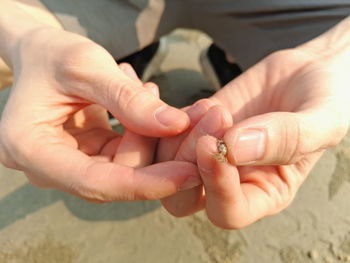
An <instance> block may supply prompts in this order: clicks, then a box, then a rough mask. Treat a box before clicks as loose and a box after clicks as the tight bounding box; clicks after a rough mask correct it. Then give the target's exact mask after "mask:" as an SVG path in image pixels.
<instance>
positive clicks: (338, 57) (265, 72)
mask: <svg viewBox="0 0 350 263" xmlns="http://www.w3.org/2000/svg"><path fill="white" fill-rule="evenodd" d="M349 55H350V19H346V20H344V21H342V22H341V23H340V24H338V26H337V27H335V28H333V29H332V30H331V31H329V32H327V33H325V34H324V35H322V36H320V37H319V38H317V39H314V40H312V41H310V42H308V43H306V44H304V45H302V46H300V47H297V48H295V49H290V50H284V51H279V52H276V53H274V54H271V55H270V56H268V57H267V58H265V59H264V60H262V61H261V62H259V63H258V64H256V65H255V66H254V67H252V68H250V69H249V70H248V71H246V72H245V73H243V74H242V75H241V76H240V77H238V78H237V79H235V80H233V81H232V82H231V83H229V84H227V86H225V87H224V88H223V89H222V90H220V91H219V92H217V93H216V94H215V95H214V96H212V97H211V98H210V99H209V100H204V101H200V102H197V112H201V114H202V115H203V116H204V117H202V119H201V120H200V121H199V122H198V124H197V125H195V126H194V128H193V129H192V131H190V132H189V133H188V135H180V136H177V137H173V138H170V139H168V138H165V139H162V140H161V142H160V146H159V150H158V160H162V161H165V160H172V159H175V160H182V161H184V160H185V161H190V162H193V163H195V164H197V165H198V168H199V171H200V174H201V177H202V180H203V186H198V187H196V188H194V189H191V190H188V191H185V192H182V193H178V194H176V195H174V196H171V197H167V198H165V199H163V200H162V203H163V205H164V207H165V208H166V209H167V210H168V211H169V212H170V213H171V214H173V215H175V216H187V215H189V214H192V213H194V212H197V211H199V210H202V209H205V210H206V213H207V215H208V218H209V219H210V220H211V221H212V222H213V223H214V224H215V225H217V226H219V227H222V228H228V229H236V228H241V227H244V226H247V225H249V224H251V223H253V222H255V221H256V220H258V219H260V218H262V217H265V216H268V215H272V214H275V213H278V212H279V211H281V210H283V209H284V208H286V207H287V206H288V205H289V204H290V203H291V201H292V200H293V198H294V197H295V195H296V193H297V190H298V189H299V187H300V185H301V184H302V183H303V181H304V180H305V178H306V177H307V175H308V173H309V172H310V170H311V169H312V167H313V166H314V164H315V163H316V161H317V160H318V159H319V157H320V156H321V154H322V153H323V151H324V150H325V149H327V148H329V147H331V146H334V145H336V144H338V143H339V142H340V141H341V139H342V138H343V137H344V136H345V134H346V133H347V131H348V129H349V121H350V119H349V118H350V106H349V103H348V102H347V101H348V100H349V98H350V90H349V83H350V82H349V78H348V71H349V69H350V56H349ZM213 105H220V106H214V107H213ZM205 112H207V113H205ZM197 115H198V113H197ZM231 116H233V120H232V119H231V118H230V117H231ZM197 118H198V117H197ZM193 123H196V122H193ZM232 123H233V125H232ZM198 131H200V132H198ZM247 131H248V135H249V136H245V137H243V139H242V137H241V140H240V139H239V138H240V135H242V134H244V133H245V132H247ZM256 134H258V135H256ZM186 136H187V137H186ZM215 137H220V138H221V137H222V138H223V140H224V141H225V143H226V145H227V147H228V155H227V157H228V163H225V162H221V161H219V160H218V159H217V158H214V157H215V153H217V152H218V149H217V140H216V139H215ZM257 138H260V146H259V139H257ZM254 139H255V140H254ZM242 142H245V143H242ZM194 145H195V147H194ZM165 152H167V154H166V155H165V154H164V153H165ZM192 156H196V158H193V157H192ZM262 165H263V166H262Z"/></svg>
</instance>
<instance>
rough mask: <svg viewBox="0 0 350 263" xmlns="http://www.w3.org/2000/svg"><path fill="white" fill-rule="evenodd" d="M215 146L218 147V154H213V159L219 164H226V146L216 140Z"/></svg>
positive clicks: (219, 140)
mask: <svg viewBox="0 0 350 263" xmlns="http://www.w3.org/2000/svg"><path fill="white" fill-rule="evenodd" d="M216 145H217V147H218V153H215V154H214V157H215V158H216V159H217V160H218V161H220V162H225V163H226V162H227V158H226V155H227V146H226V144H225V142H224V140H222V139H217V141H216Z"/></svg>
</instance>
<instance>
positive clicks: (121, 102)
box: [108, 81, 150, 111]
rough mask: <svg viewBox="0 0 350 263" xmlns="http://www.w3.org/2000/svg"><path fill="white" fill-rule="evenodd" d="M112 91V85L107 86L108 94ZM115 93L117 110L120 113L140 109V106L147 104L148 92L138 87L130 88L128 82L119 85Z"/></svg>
mask: <svg viewBox="0 0 350 263" xmlns="http://www.w3.org/2000/svg"><path fill="white" fill-rule="evenodd" d="M112 85H113V84H112ZM114 89H115V86H114V85H113V87H111V85H109V87H108V90H109V92H108V93H109V94H111V93H112V90H114ZM116 92H117V93H116V94H115V95H114V96H115V97H116V100H117V101H118V108H119V109H120V110H122V111H125V110H127V109H135V108H136V107H140V105H143V106H144V105H147V104H149V99H150V92H149V91H148V90H147V89H143V88H140V87H138V86H134V87H132V86H131V85H130V82H129V81H125V82H123V83H120V84H119V88H118V89H117V91H116Z"/></svg>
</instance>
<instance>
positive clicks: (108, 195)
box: [29, 145, 201, 202]
mask: <svg viewBox="0 0 350 263" xmlns="http://www.w3.org/2000/svg"><path fill="white" fill-rule="evenodd" d="M36 150H37V152H38V153H40V155H37V156H36V158H35V159H34V160H32V161H31V165H30V166H29V167H31V168H32V170H33V171H35V172H32V174H35V175H36V176H35V180H36V181H38V182H39V181H40V182H41V185H46V186H48V187H52V188H58V189H61V190H63V191H66V192H68V193H72V194H75V195H77V196H80V197H82V198H84V199H88V200H95V201H100V202H108V201H120V200H145V199H152V200H154V199H159V198H162V197H165V196H167V195H170V194H174V193H176V192H178V191H181V190H184V189H187V188H188V187H193V186H195V185H198V184H200V183H201V181H200V178H199V175H198V171H197V168H196V166H195V165H193V164H190V163H186V162H166V163H162V164H156V165H152V166H148V167H145V168H141V169H136V170H134V169H132V168H129V167H125V166H121V165H118V164H115V163H106V162H97V161H95V160H93V159H92V158H89V157H88V156H87V155H85V154H83V153H82V152H80V151H78V150H75V149H72V148H70V147H68V146H65V145H45V146H42V147H40V148H38V149H36Z"/></svg>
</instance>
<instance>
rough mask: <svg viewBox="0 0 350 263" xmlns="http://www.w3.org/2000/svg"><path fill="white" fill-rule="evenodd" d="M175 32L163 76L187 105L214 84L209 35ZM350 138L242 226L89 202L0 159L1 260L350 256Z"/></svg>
mask: <svg viewBox="0 0 350 263" xmlns="http://www.w3.org/2000/svg"><path fill="white" fill-rule="evenodd" d="M168 40H169V48H170V51H171V52H168V55H167V57H166V59H165V60H164V62H163V63H162V65H161V67H160V69H161V71H162V73H161V74H160V75H159V76H158V77H157V78H156V82H157V83H159V84H160V85H161V87H162V97H163V98H165V99H167V100H168V101H170V102H171V103H172V104H174V105H176V106H183V105H185V104H187V103H190V102H192V101H194V100H195V99H196V98H197V97H198V96H199V95H198V94H201V92H200V90H202V89H206V88H207V87H208V84H207V82H206V81H205V79H204V78H203V76H202V75H201V74H200V68H199V64H198V55H199V52H200V50H201V49H202V48H203V47H205V46H206V45H208V43H209V40H208V39H207V38H206V37H205V36H203V35H201V34H198V33H197V32H185V31H176V32H175V33H174V34H172V35H171V36H170V37H169V38H168ZM194 87H195V89H194ZM7 94H8V90H5V91H2V92H1V93H0V104H1V105H3V104H4V102H5V101H6V97H7ZM179 94H180V95H181V96H180V95H179ZM184 94H186V98H184V96H185V95H184ZM18 128H20V127H18ZM349 146H350V137H348V138H346V139H345V140H344V141H343V143H342V144H341V145H339V146H337V147H336V148H334V149H331V150H329V151H327V152H326V153H325V154H324V156H323V157H322V159H321V160H320V162H319V163H318V164H317V166H316V167H315V169H314V170H313V171H312V173H311V174H310V176H309V178H308V179H307V181H306V182H305V183H304V185H303V186H302V188H301V189H300V191H299V194H298V196H297V197H296V199H295V201H294V202H293V204H292V205H291V206H290V207H289V208H288V209H286V210H285V211H284V212H282V213H280V214H278V215H275V216H271V217H269V218H265V219H262V220H260V221H259V222H257V223H255V224H253V225H252V226H249V227H247V228H245V229H243V230H238V231H227V230H220V229H218V228H216V227H214V226H212V225H211V224H210V223H209V222H208V220H207V219H206V218H205V216H204V214H201V213H199V214H196V215H194V216H190V217H187V218H183V219H177V218H173V217H172V216H170V215H168V214H167V213H166V212H165V211H164V209H162V208H161V206H160V204H159V202H157V201H155V202H134V203H113V204H105V205H95V204H90V203H87V202H85V201H82V200H79V199H77V198H75V197H73V196H69V195H67V194H64V193H61V192H58V191H53V190H41V189H37V188H35V187H33V186H31V185H30V184H28V182H27V180H26V178H25V177H24V176H23V174H21V173H20V172H17V171H12V170H8V169H6V168H3V167H0V262H1V263H3V262H6V263H7V262H11V263H12V262H15V263H22V262H25V263H42V262H45V263H58V262H60V263H61V262H65V263H73V262H74V263H83V262H84V263H89V262H92V263H95V262H96V263H97V262H102V263H103V262H128V263H134V262H135V263H136V262H143V263H147V262H149V263H151V262H152V263H158V262H159V263H160V262H169V263H175V262H185V263H187V262H191V263H196V262H203V263H209V262H213V263H226V262H244V263H245V262H247V263H255V262H261V263H265V262H266V263H270V262H272V263H274V262H276V263H277V262H286V263H287V262H288V263H302V262H303V263H304V262H306V263H308V262H327V263H331V262H350V210H349V197H350V184H349V182H350V148H349Z"/></svg>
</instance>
